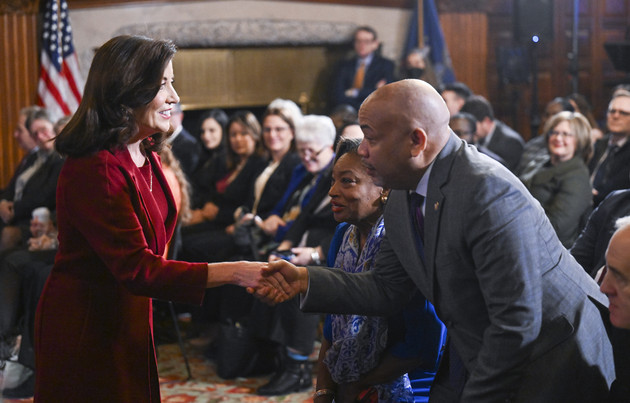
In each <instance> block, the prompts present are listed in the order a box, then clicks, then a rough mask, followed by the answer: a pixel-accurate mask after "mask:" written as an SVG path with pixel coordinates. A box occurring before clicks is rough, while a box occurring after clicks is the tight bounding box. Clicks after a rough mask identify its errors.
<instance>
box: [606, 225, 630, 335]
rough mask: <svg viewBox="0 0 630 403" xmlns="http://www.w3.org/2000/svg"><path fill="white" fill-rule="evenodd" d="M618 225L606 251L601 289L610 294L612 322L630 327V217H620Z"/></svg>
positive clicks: (617, 325)
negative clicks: (605, 271) (605, 269)
mask: <svg viewBox="0 0 630 403" xmlns="http://www.w3.org/2000/svg"><path fill="white" fill-rule="evenodd" d="M617 226H618V227H619V228H618V229H617V231H615V233H614V234H613V236H612V238H611V239H610V243H609V244H608V250H607V251H606V267H607V273H606V275H605V276H604V279H603V281H602V284H601V291H602V292H603V293H604V294H606V296H608V301H609V303H610V307H609V310H610V321H611V323H612V324H613V325H614V326H616V327H620V328H625V329H630V217H623V218H621V219H619V220H618V221H617Z"/></svg>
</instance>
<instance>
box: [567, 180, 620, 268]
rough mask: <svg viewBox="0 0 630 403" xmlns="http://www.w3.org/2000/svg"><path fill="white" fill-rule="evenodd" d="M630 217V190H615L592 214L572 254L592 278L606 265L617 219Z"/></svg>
mask: <svg viewBox="0 0 630 403" xmlns="http://www.w3.org/2000/svg"><path fill="white" fill-rule="evenodd" d="M627 215H630V189H623V190H615V191H612V192H610V193H609V194H608V196H606V198H605V199H604V200H603V201H602V202H601V203H599V206H597V208H596V209H595V210H594V211H593V213H591V215H590V217H589V218H588V222H587V223H586V226H585V227H584V230H582V233H581V234H580V236H579V237H578V239H577V240H576V241H575V244H573V246H572V247H571V254H572V255H573V257H574V258H575V260H577V261H578V263H579V264H580V265H581V266H582V267H583V268H584V270H586V272H587V273H588V274H590V275H591V277H593V278H595V276H596V275H597V271H598V270H599V269H600V268H601V267H603V266H604V264H605V263H606V248H608V242H609V241H610V238H611V237H612V234H613V233H614V232H615V222H616V221H617V219H619V218H621V217H624V216H627Z"/></svg>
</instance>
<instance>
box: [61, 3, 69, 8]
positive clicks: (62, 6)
mask: <svg viewBox="0 0 630 403" xmlns="http://www.w3.org/2000/svg"><path fill="white" fill-rule="evenodd" d="M61 8H62V9H64V10H65V9H66V8H68V4H66V2H65V1H64V2H62V3H61Z"/></svg>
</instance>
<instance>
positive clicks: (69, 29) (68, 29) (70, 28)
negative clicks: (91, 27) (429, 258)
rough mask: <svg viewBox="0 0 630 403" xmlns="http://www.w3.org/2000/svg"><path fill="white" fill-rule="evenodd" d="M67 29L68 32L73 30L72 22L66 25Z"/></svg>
mask: <svg viewBox="0 0 630 403" xmlns="http://www.w3.org/2000/svg"><path fill="white" fill-rule="evenodd" d="M66 31H67V32H68V33H70V32H72V27H71V26H70V24H68V25H67V26H66Z"/></svg>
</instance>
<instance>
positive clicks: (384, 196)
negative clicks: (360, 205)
mask: <svg viewBox="0 0 630 403" xmlns="http://www.w3.org/2000/svg"><path fill="white" fill-rule="evenodd" d="M388 197H389V190H381V197H380V201H381V205H382V206H385V204H386V203H387V198H388Z"/></svg>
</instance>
